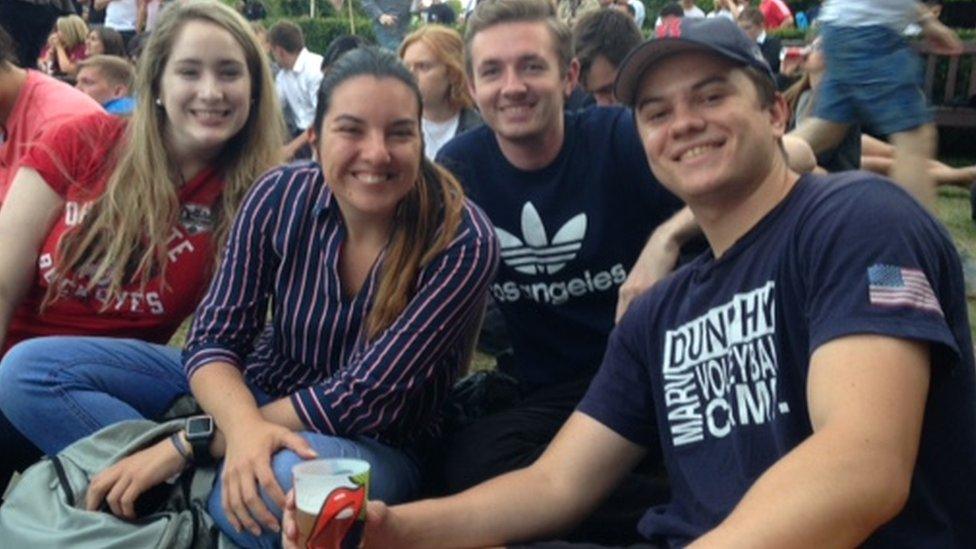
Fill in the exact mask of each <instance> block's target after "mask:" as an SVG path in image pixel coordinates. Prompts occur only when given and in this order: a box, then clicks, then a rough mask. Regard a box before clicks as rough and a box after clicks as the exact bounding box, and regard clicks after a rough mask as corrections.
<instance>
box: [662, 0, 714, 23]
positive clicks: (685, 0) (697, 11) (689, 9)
mask: <svg viewBox="0 0 976 549" xmlns="http://www.w3.org/2000/svg"><path fill="white" fill-rule="evenodd" d="M679 4H681V9H682V11H684V12H685V14H684V17H699V18H702V19H704V18H705V12H704V11H702V9H701V8H699V7H698V6H696V5H695V0H681V1H680V2H679ZM660 26H661V17H660V16H658V18H657V20H656V21H654V28H655V29H656V28H658V27H660Z"/></svg>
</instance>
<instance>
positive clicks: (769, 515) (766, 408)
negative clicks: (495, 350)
mask: <svg viewBox="0 0 976 549" xmlns="http://www.w3.org/2000/svg"><path fill="white" fill-rule="evenodd" d="M616 95H617V97H618V98H620V99H621V100H622V101H623V102H625V103H627V104H629V105H632V106H633V108H634V112H635V117H636V119H637V125H638V129H639V131H640V134H641V138H642V140H643V144H644V149H645V151H646V153H647V157H648V160H649V161H650V164H651V167H652V169H653V171H654V173H655V175H656V176H657V178H658V179H659V180H660V181H661V182H662V184H664V185H665V186H667V187H668V188H669V189H670V190H671V191H672V192H674V193H675V194H677V195H678V196H679V197H681V198H682V199H684V200H685V201H686V202H687V204H688V205H689V206H690V207H691V209H692V210H693V211H694V214H695V216H696V217H697V218H698V220H699V222H700V224H701V227H702V230H703V231H704V233H705V236H706V237H707V239H708V241H709V244H710V248H711V249H710V250H709V251H708V252H706V253H704V254H703V255H702V256H700V257H698V258H697V259H696V260H694V261H692V262H691V263H689V264H688V265H686V266H685V267H683V268H682V269H680V270H678V271H677V272H676V273H675V274H674V275H672V276H671V277H669V278H667V279H665V280H664V281H662V282H661V283H659V284H658V285H657V286H655V287H654V288H652V289H651V290H650V291H649V292H648V293H646V294H645V295H644V296H642V297H641V298H639V299H638V300H637V301H636V302H635V303H634V304H633V305H632V306H631V307H630V309H629V310H628V312H627V314H626V315H625V317H624V318H623V320H622V321H621V323H620V324H619V325H618V327H617V329H616V330H615V331H614V333H613V334H612V336H611V340H610V343H609V346H608V349H607V353H606V356H605V358H604V361H603V364H602V367H601V369H600V371H599V373H598V374H597V376H596V378H595V379H594V381H593V383H592V385H591V386H590V389H589V391H588V393H587V395H586V396H585V397H584V399H583V401H582V402H581V403H580V405H579V406H578V408H577V410H576V412H574V414H573V415H572V416H571V417H570V419H569V420H568V421H567V423H566V424H565V425H564V426H563V428H562V430H561V431H560V433H559V435H557V437H556V439H555V440H554V441H553V442H552V444H551V445H550V446H549V448H548V450H547V451H546V452H545V453H544V454H543V455H542V456H541V457H540V458H539V460H538V461H536V462H535V463H534V464H533V465H531V466H529V467H527V468H525V469H522V470H519V471H516V472H513V473H510V474H508V475H504V476H501V477H498V478H495V479H493V480H491V481H488V482H486V483H484V484H482V485H479V486H477V487H475V488H472V489H471V490H468V491H467V492H464V493H461V494H459V495H457V496H453V497H451V498H447V499H443V500H428V501H421V502H417V503H414V504H409V505H405V506H398V507H392V508H386V507H384V506H383V505H380V504H373V505H372V507H371V508H370V509H371V511H370V518H369V521H368V526H367V540H368V543H369V544H371V545H375V546H376V547H384V548H387V547H407V546H409V547H448V546H449V547H468V546H485V545H493V544H501V543H510V542H520V541H524V540H534V539H546V538H553V537H558V536H559V534H560V532H563V531H565V530H566V529H567V528H568V527H569V526H570V525H571V524H573V522H574V521H577V520H579V519H580V518H581V517H583V516H585V515H586V514H587V512H588V511H589V510H590V509H592V508H593V507H594V506H595V505H596V503H597V502H599V501H600V499H601V497H603V495H604V494H606V493H608V491H609V490H611V489H612V487H613V486H614V485H615V483H616V482H618V481H619V479H621V478H622V477H623V475H624V474H625V473H626V471H627V470H628V468H630V467H632V466H633V465H634V464H635V463H637V462H638V461H639V460H640V458H641V456H642V455H643V452H644V450H643V448H645V447H649V446H651V445H653V444H658V443H659V444H660V445H661V446H662V447H663V450H664V454H665V460H666V463H667V468H668V473H669V476H670V481H671V487H672V500H671V502H670V503H669V504H667V505H664V506H661V507H656V508H652V509H650V510H648V512H647V513H646V514H645V515H644V517H643V519H642V520H641V522H640V525H639V528H638V529H639V530H640V533H641V534H642V535H643V536H644V537H645V538H646V539H647V540H648V542H649V543H653V544H656V545H657V546H666V547H672V546H684V545H686V544H693V545H694V546H696V547H739V546H747V547H784V546H790V547H792V546H797V547H833V546H839V547H850V546H855V545H860V544H864V545H865V546H869V547H872V546H873V547H973V546H976V532H974V529H976V517H974V513H976V493H974V492H976V491H974V490H973V489H972V487H973V486H976V381H974V364H973V352H972V342H971V340H970V335H969V325H968V322H967V317H966V304H965V298H964V296H965V293H964V291H963V282H962V273H961V269H960V264H959V258H958V256H957V254H956V252H955V250H954V247H953V244H952V242H951V241H950V240H949V238H948V236H947V235H946V233H945V231H944V230H943V229H942V228H941V226H940V225H939V224H938V222H936V221H935V220H934V219H933V218H932V217H930V216H929V215H928V214H927V213H926V212H925V210H924V208H922V206H920V205H919V204H918V203H917V202H916V201H915V200H913V199H912V198H911V197H910V196H909V195H908V194H907V193H906V192H905V191H904V190H903V189H901V188H899V187H897V186H895V185H893V184H891V183H890V182H889V181H887V180H884V179H881V178H879V177H877V176H875V175H871V174H867V173H863V172H848V173H845V174H841V175H827V176H819V175H804V176H798V175H797V174H796V173H794V172H792V171H790V169H789V168H788V167H787V165H786V163H785V161H784V155H783V153H782V149H781V140H782V136H783V132H784V130H785V127H786V120H787V118H788V112H787V108H786V106H785V103H784V101H783V99H782V98H781V97H780V96H779V94H777V93H775V91H774V88H773V83H772V78H771V74H770V72H769V68H768V66H767V65H766V63H765V61H763V59H762V56H761V54H760V53H759V50H758V48H757V47H756V45H755V43H754V42H752V41H751V40H749V39H748V38H747V37H746V36H745V35H744V34H743V33H742V32H741V31H740V30H739V29H738V28H737V27H736V26H735V24H734V23H732V22H731V21H729V20H727V19H725V18H714V19H708V20H705V21H690V20H682V21H680V22H679V23H677V24H674V25H670V26H668V27H667V28H664V29H662V30H660V31H658V36H657V37H656V38H655V39H652V40H650V41H648V42H645V43H644V44H642V45H641V46H640V47H638V48H637V49H636V50H635V51H633V52H632V53H631V54H630V55H629V56H628V58H627V59H626V60H625V61H624V63H623V65H622V67H621V70H620V74H619V76H618V80H617V84H616ZM286 530H288V531H293V530H294V525H293V524H287V525H286ZM536 546H538V547H546V546H549V547H562V546H567V545H563V544H559V543H557V542H548V543H543V544H538V545H536Z"/></svg>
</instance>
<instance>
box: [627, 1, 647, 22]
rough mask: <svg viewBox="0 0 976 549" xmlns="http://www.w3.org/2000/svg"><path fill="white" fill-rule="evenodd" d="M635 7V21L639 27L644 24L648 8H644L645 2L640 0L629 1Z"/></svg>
mask: <svg viewBox="0 0 976 549" xmlns="http://www.w3.org/2000/svg"><path fill="white" fill-rule="evenodd" d="M627 3H628V4H630V5H631V6H632V7H633V8H634V23H636V24H637V28H641V27H643V26H644V18H645V17H646V16H647V10H646V9H645V8H644V3H643V2H641V1H640V0H629V1H628V2H627Z"/></svg>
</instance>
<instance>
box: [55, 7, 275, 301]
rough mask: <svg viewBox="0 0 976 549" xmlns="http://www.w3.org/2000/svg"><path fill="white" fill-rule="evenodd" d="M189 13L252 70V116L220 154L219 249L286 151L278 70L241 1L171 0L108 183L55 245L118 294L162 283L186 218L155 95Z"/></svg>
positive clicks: (141, 73)
mask: <svg viewBox="0 0 976 549" xmlns="http://www.w3.org/2000/svg"><path fill="white" fill-rule="evenodd" d="M190 21H203V22H207V23H212V24H214V25H216V26H218V27H220V28H222V29H224V30H226V31H227V32H229V33H230V34H231V35H232V36H233V37H234V39H235V40H236V41H237V43H238V44H240V46H241V48H242V49H243V50H244V57H245V59H246V61H247V68H248V71H249V74H250V76H251V94H252V97H251V99H252V105H251V109H250V112H249V113H248V117H247V121H246V122H245V124H244V127H243V128H241V130H240V131H239V132H237V134H236V135H235V136H234V137H232V138H231V139H230V140H229V141H228V142H227V143H226V144H225V145H224V148H223V150H222V151H221V153H220V155H219V157H218V160H217V165H216V168H217V169H218V171H220V172H221V173H222V177H223V181H224V186H223V189H222V192H221V197H220V200H219V204H218V206H217V208H216V209H215V212H214V215H215V223H214V242H215V246H214V249H216V250H222V248H223V243H224V241H225V240H226V238H227V233H228V231H229V229H230V224H231V221H232V220H233V218H234V215H235V214H236V213H237V209H238V207H239V205H240V203H241V201H242V200H243V198H244V195H245V194H246V192H247V190H248V189H249V188H250V186H251V184H252V183H253V182H254V181H255V180H256V179H257V178H258V176H259V175H260V174H261V173H263V172H264V171H266V170H268V169H270V168H271V167H273V166H274V165H275V164H277V163H278V161H279V156H280V149H281V144H282V143H283V135H284V129H283V128H284V122H283V120H282V117H281V111H280V109H279V106H278V101H277V97H276V95H275V89H274V84H273V82H272V79H271V70H270V68H269V66H268V62H267V61H266V59H265V55H264V52H263V51H262V50H261V49H260V47H259V46H258V43H257V41H256V39H255V37H254V33H253V32H252V31H251V27H250V25H248V23H247V21H245V20H244V18H243V17H241V16H240V15H239V14H237V13H236V12H235V11H234V10H232V9H230V8H228V7H227V6H224V5H223V4H220V3H218V2H215V1H213V0H200V1H191V2H188V3H185V4H180V3H174V4H172V5H171V6H169V7H168V8H166V9H165V10H164V12H163V13H162V15H161V16H160V18H159V20H158V22H157V25H156V27H155V29H154V30H153V33H152V35H151V38H150V39H149V41H148V43H147V44H146V49H145V50H144V52H143V55H142V59H141V61H140V63H139V69H138V74H137V75H136V104H137V107H136V110H135V112H134V113H133V115H132V119H131V121H130V123H129V126H128V128H127V130H126V134H125V138H124V139H123V141H122V143H121V144H119V146H118V148H117V150H116V151H114V153H113V154H115V155H117V158H118V162H117V164H116V167H115V169H114V170H112V173H111V175H109V177H108V182H107V185H106V190H105V192H104V193H103V194H102V195H101V196H100V197H99V198H98V199H96V200H95V202H94V203H93V204H92V208H91V210H90V211H89V213H88V215H87V216H86V217H85V218H84V220H83V221H82V222H81V223H80V224H79V225H78V226H77V227H76V229H75V230H72V231H70V232H68V233H67V234H66V235H65V237H64V238H63V239H62V240H61V243H60V244H59V246H58V257H59V258H60V259H61V264H62V268H61V269H60V272H62V273H70V272H73V271H76V270H79V269H81V268H82V267H85V268H86V271H89V272H91V273H92V275H91V278H90V279H89V281H88V283H87V287H88V289H93V288H94V287H95V286H96V285H98V284H99V283H100V282H103V281H104V282H106V283H107V287H106V290H107V291H108V296H109V297H110V298H114V297H117V296H118V295H120V294H121V292H122V288H123V286H125V285H127V284H131V283H135V282H138V283H139V284H141V285H142V286H143V288H144V287H145V285H146V284H147V283H148V281H149V280H150V279H151V278H153V277H154V276H157V275H158V276H160V277H162V280H163V284H164V285H165V270H166V263H167V255H166V252H167V250H166V243H167V241H168V240H169V238H170V235H171V233H172V230H173V228H174V227H175V226H177V224H178V223H179V221H180V203H179V198H178V196H177V190H178V187H179V185H180V184H181V182H182V176H181V174H180V168H179V166H176V165H174V164H173V162H172V161H171V160H170V158H169V153H168V152H167V150H166V145H165V139H164V137H163V135H164V128H165V125H166V124H167V123H168V121H167V118H166V114H165V112H164V111H163V110H162V109H159V108H157V107H156V99H157V98H158V97H159V96H160V89H159V87H160V80H161V76H162V73H163V69H164V68H165V66H166V63H167V61H168V60H169V56H170V53H171V51H172V49H173V45H174V43H175V41H176V39H177V38H178V37H179V35H180V31H181V30H182V29H183V27H184V26H185V25H186V24H187V23H188V22H190ZM215 256H219V254H215ZM216 259H217V258H216V257H215V264H216ZM62 276H63V275H62ZM59 286H60V285H59V284H57V283H56V281H52V282H51V284H50V285H49V287H48V290H47V295H46V296H45V298H44V303H43V305H42V306H46V305H47V304H49V303H50V302H52V301H53V300H55V299H57V296H58V293H59V291H58V287H59ZM109 302H110V301H106V303H109Z"/></svg>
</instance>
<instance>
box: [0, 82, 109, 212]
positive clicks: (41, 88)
mask: <svg viewBox="0 0 976 549" xmlns="http://www.w3.org/2000/svg"><path fill="white" fill-rule="evenodd" d="M104 110H105V109H103V108H102V106H101V105H99V104H98V103H97V102H96V101H95V100H94V99H92V98H91V97H88V96H87V95H85V94H84V93H82V92H81V91H79V90H76V89H74V88H72V87H71V86H69V85H67V84H65V83H64V82H61V81H60V80H55V79H54V78H51V77H50V76H48V75H46V74H42V73H39V72H37V71H34V70H28V71H27V80H26V81H25V82H24V86H23V87H22V88H21V89H20V92H19V93H18V94H17V100H16V101H15V102H14V106H13V108H12V109H11V110H10V114H8V115H7V120H6V121H5V122H4V124H3V132H0V133H5V135H3V137H2V138H0V202H2V201H3V197H4V195H6V194H7V189H8V188H9V187H10V183H11V182H12V181H13V179H14V174H16V173H17V166H18V165H19V161H20V159H21V158H22V157H23V155H25V154H26V153H27V152H29V151H30V149H31V148H33V147H34V144H35V141H36V140H37V139H38V138H39V137H40V136H41V135H43V133H44V132H45V131H47V130H48V129H50V128H54V127H57V125H58V124H61V123H62V122H64V121H65V120H68V119H70V118H73V117H76V116H80V115H87V114H91V113H96V112H104Z"/></svg>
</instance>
